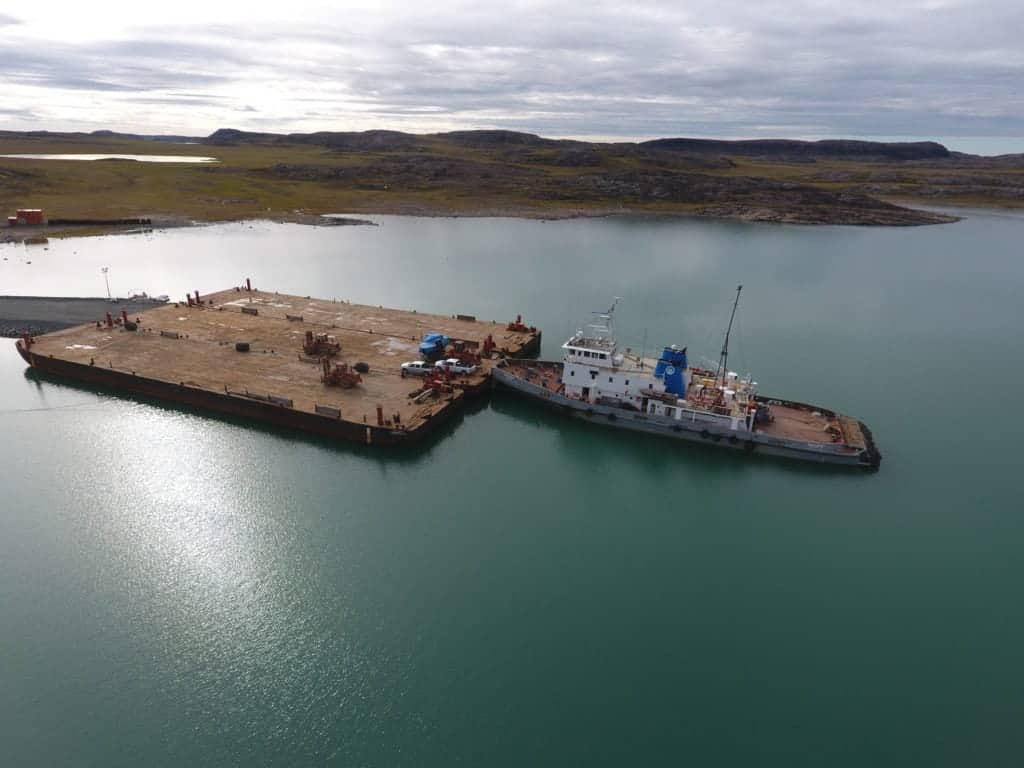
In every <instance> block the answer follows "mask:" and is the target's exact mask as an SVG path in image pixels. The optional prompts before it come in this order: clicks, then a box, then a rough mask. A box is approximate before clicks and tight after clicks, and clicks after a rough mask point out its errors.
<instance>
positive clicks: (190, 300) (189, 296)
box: [185, 293, 192, 307]
mask: <svg viewBox="0 0 1024 768" xmlns="http://www.w3.org/2000/svg"><path fill="white" fill-rule="evenodd" d="M185 301H187V302H188V305H189V306H190V307H191V306H192V294H191V293H186V294H185Z"/></svg>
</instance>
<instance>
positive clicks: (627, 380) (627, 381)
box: [626, 379, 629, 387]
mask: <svg viewBox="0 0 1024 768" xmlns="http://www.w3.org/2000/svg"><path fill="white" fill-rule="evenodd" d="M626 386H627V387H628V386H629V379H626Z"/></svg>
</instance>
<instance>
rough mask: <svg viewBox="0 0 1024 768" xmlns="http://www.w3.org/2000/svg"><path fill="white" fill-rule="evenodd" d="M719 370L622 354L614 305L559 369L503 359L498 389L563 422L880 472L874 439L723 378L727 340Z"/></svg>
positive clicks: (574, 343) (732, 376)
mask: <svg viewBox="0 0 1024 768" xmlns="http://www.w3.org/2000/svg"><path fill="white" fill-rule="evenodd" d="M742 289H743V286H739V287H737V289H736V301H735V302H734V304H733V308H732V315H731V317H730V319H729V327H728V329H727V330H726V333H725V342H724V344H723V346H722V353H721V357H720V359H719V364H718V366H717V368H716V369H711V368H705V367H699V366H691V365H690V364H689V359H688V356H687V349H686V348H685V347H683V348H680V347H678V346H676V345H671V346H667V347H665V348H664V349H663V350H662V352H661V356H660V357H659V358H658V359H645V358H644V357H643V356H642V355H632V354H630V350H628V349H627V350H625V351H623V350H620V349H619V347H618V344H617V343H616V340H615V335H614V330H613V318H614V313H615V306H616V303H617V302H618V299H616V303H613V304H612V306H611V308H610V309H608V310H607V311H605V312H596V313H594V314H595V316H596V319H595V322H593V323H592V324H591V325H589V326H588V328H587V330H586V331H577V332H576V333H575V334H573V335H572V336H571V337H570V338H569V339H568V340H566V342H565V343H564V344H563V345H562V351H563V354H562V360H561V362H545V361H540V360H505V361H502V363H501V364H499V365H498V366H497V367H496V368H495V369H494V372H493V375H494V380H495V382H496V383H497V384H499V385H502V386H504V387H507V388H509V389H511V390H514V391H516V392H519V393H521V394H523V395H526V396H528V397H532V398H534V399H537V400H540V401H542V402H544V403H546V404H548V405H550V406H554V407H556V408H558V409H560V410H562V411H563V412H564V413H566V414H567V415H570V416H573V417H577V418H581V419H585V420H587V421H591V422H595V423H600V424H604V425H607V426H610V427H616V428H619V429H630V430H633V431H637V432H647V433H649V434H655V435H661V436H664V437H671V438H676V439H680V440H689V441H692V442H697V443H702V444H706V445H709V446H720V447H724V448H732V449H734V450H737V451H741V452H743V453H747V454H766V455H771V456H782V457H786V458H790V459H798V460H802V461H810V462H815V463H824V464H837V465H846V466H851V467H863V468H867V469H872V470H877V469H878V468H879V466H880V465H881V461H882V454H881V453H880V452H879V451H878V448H877V447H876V446H875V443H874V439H873V437H872V435H871V430H869V429H868V428H867V426H866V425H865V424H864V423H863V422H861V421H858V420H857V419H854V418H852V417H849V416H844V415H842V414H840V413H836V412H835V411H832V410H830V409H828V408H823V407H821V406H816V405H808V404H806V403H799V402H795V401H792V400H786V399H783V398H778V397H769V396H766V395H762V394H761V393H760V392H759V390H758V384H757V382H756V381H753V380H752V378H751V377H750V376H747V377H740V376H739V375H738V374H737V373H735V372H734V371H730V370H729V369H728V356H729V336H730V334H731V332H732V324H733V320H734V319H735V317H736V308H737V306H739V299H740V291H742Z"/></svg>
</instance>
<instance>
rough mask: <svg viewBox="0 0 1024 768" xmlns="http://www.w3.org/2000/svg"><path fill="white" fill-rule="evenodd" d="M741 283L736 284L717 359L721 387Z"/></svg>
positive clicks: (723, 383) (727, 361)
mask: <svg viewBox="0 0 1024 768" xmlns="http://www.w3.org/2000/svg"><path fill="white" fill-rule="evenodd" d="M742 290H743V286H742V285H737V286H736V301H734V302H733V305H732V315H731V316H730V317H729V327H728V328H727V329H726V331H725V341H724V342H723V343H722V356H721V357H720V358H719V360H718V375H719V376H721V378H722V387H723V388H724V387H725V372H726V366H727V365H728V363H729V334H731V333H732V321H733V320H735V319H736V307H738V306H739V304H740V291H742Z"/></svg>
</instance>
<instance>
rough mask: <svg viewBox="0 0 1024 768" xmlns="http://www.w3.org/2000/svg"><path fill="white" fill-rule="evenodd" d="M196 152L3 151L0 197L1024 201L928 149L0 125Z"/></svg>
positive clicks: (184, 201) (840, 217)
mask: <svg viewBox="0 0 1024 768" xmlns="http://www.w3.org/2000/svg"><path fill="white" fill-rule="evenodd" d="M197 149H200V150H201V152H202V154H204V155H210V156H213V157H215V158H216V162H212V163H202V164H189V163H147V162H131V163H97V162H81V161H71V160H53V159H46V160H43V159H29V158H16V157H0V204H2V206H3V207H4V208H6V209H9V210H14V209H17V208H20V207H23V206H34V207H40V208H46V209H47V210H49V211H53V212H57V213H59V215H60V216H61V217H63V218H67V219H100V218H117V219H125V218H133V217H145V218H150V219H152V220H153V222H154V225H155V226H159V225H160V224H159V222H172V223H173V222H190V221H198V222H212V221H230V220H239V219H247V218H271V219H275V220H285V221H297V222H302V223H325V221H324V219H323V218H322V217H321V215H322V214H327V213H334V212H346V213H356V214H360V213H362V214H369V213H391V214H412V215H427V216H430V215H438V216H523V217H538V218H562V217H571V216H602V215H613V214H663V215H689V216H710V217H723V218H734V219H741V220H749V221H774V222H788V223H800V224H855V225H887V226H893V225H920V224H937V223H943V222H949V221H954V220H955V217H953V216H949V215H947V214H944V213H938V212H934V211H928V210H920V209H917V208H915V207H914V205H915V204H931V205H959V206H965V205H970V206H978V205H988V206H1006V207H1020V206H1022V205H1024V155H1004V156H1001V157H982V156H977V155H967V154H963V153H958V152H952V151H950V150H948V149H947V148H946V147H944V146H943V145H941V144H938V143H935V142H912V143H883V142H867V141H847V140H832V141H794V140H751V141H722V140H712V139H687V138H667V139H657V140H653V141H645V142H637V143H627V142H621V143H596V142H583V141H573V140H564V139H547V138H543V137H540V136H536V135H533V134H528V133H517V132H512V131H498V130H481V131H454V132H449V133H438V134H422V135H420V134H410V133H401V132H396V131H382V130H378V131H363V132H320V133H307V134H298V133H297V134H287V135H285V134H271V133H251V132H245V131H240V130H234V129H222V130H218V131H216V132H214V133H213V134H211V135H210V136H207V137H205V138H194V139H189V138H187V137H181V136H171V137H159V136H135V135H128V134H117V133H112V132H109V131H103V132H97V133H93V134H78V133H49V132H27V133H15V132H0V155H14V154H29V153H31V154H41V153H49V154H64V153H91V154H102V153H104V152H109V153H112V154H113V153H132V154H135V155H145V154H154V155H162V154H168V153H181V154H190V153H194V152H195V151H196V150H197ZM12 229H13V228H12ZM5 237H6V238H7V239H11V238H12V237H16V235H14V234H13V233H12V232H11V231H8V232H6V233H5Z"/></svg>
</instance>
